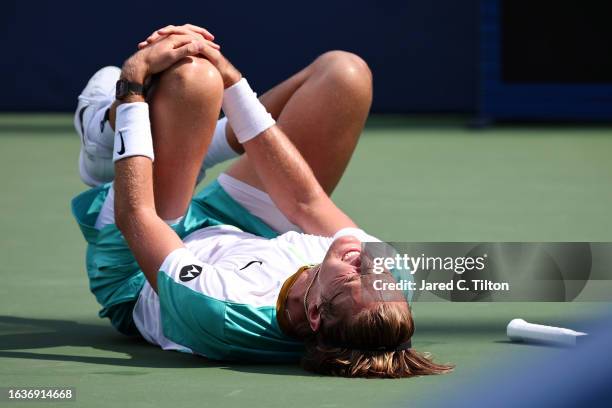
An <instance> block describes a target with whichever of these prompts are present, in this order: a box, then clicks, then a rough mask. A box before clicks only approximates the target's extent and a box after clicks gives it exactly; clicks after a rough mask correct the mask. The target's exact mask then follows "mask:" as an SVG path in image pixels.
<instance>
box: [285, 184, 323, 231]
mask: <svg viewBox="0 0 612 408" xmlns="http://www.w3.org/2000/svg"><path fill="white" fill-rule="evenodd" d="M325 200H329V197H327V195H325V193H323V194H322V195H321V194H315V195H313V196H311V197H308V199H307V200H294V201H292V202H291V204H290V206H289V208H287V209H286V210H285V211H284V214H285V216H286V217H287V219H288V220H289V221H290V222H291V223H292V224H295V225H297V226H298V227H300V228H302V229H304V226H305V225H307V224H309V222H310V220H312V219H313V217H315V216H316V214H317V212H318V211H320V209H321V208H322V207H323V203H324V202H325Z"/></svg>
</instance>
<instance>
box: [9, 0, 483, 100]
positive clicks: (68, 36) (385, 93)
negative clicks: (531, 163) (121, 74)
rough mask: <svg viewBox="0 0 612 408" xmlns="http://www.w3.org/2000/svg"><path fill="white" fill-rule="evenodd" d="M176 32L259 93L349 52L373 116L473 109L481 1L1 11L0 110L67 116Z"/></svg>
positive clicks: (54, 6) (69, 6)
mask: <svg viewBox="0 0 612 408" xmlns="http://www.w3.org/2000/svg"><path fill="white" fill-rule="evenodd" d="M184 22H191V23H194V24H198V25H202V26H204V27H207V28H209V29H210V31H212V32H213V33H214V34H215V35H216V37H217V41H218V42H219V43H220V44H221V45H222V47H223V52H224V53H225V55H227V56H228V58H229V59H230V60H231V61H232V62H233V63H234V64H235V65H236V66H237V67H238V68H239V69H240V70H241V71H242V72H243V73H244V74H245V76H247V77H248V78H249V80H250V82H251V83H252V84H253V85H254V88H256V89H257V90H258V91H263V90H265V89H267V88H268V87H270V86H272V85H273V84H275V83H276V82H278V81H279V80H281V79H283V78H285V77H287V76H289V75H290V74H292V73H293V72H295V71H296V70H298V69H299V68H301V67H303V66H305V65H306V64H308V63H309V62H310V61H311V60H312V59H313V58H315V57H316V56H317V55H318V54H320V53H322V52H324V51H326V50H330V49H345V50H349V51H353V52H355V53H357V54H359V55H361V56H362V57H363V58H364V59H365V60H366V61H367V62H368V63H369V64H370V67H371V68H372V71H373V72H374V89H375V95H374V106H373V110H374V111H376V112H441V111H442V112H472V111H474V110H475V109H476V98H477V50H478V0H461V1H457V0H420V1H416V0H405V1H384V0H378V1H375V0H370V1H367V0H354V1H347V0H340V1H334V0H327V1H321V0H311V1H301V2H295V1H293V2H292V1H282V2H281V1H269V2H260V1H241V0H235V1H232V2H227V6H226V5H225V4H224V2H215V3H213V2H205V1H199V2H197V1H188V0H174V1H165V2H157V1H148V2H142V1H128V0H124V1H116V0H107V1H89V2H87V1H78V2H77V1H56V2H48V1H40V0H30V1H28V0H24V1H19V2H18V1H6V0H3V1H2V3H1V5H0V34H1V38H2V44H3V46H2V48H3V49H2V54H1V56H0V78H2V80H3V82H4V84H3V87H2V89H3V90H4V95H3V96H2V98H0V110H1V111H70V110H72V109H73V108H74V106H75V101H76V96H77V94H78V92H79V91H80V89H81V88H82V87H83V86H84V84H85V83H86V81H87V79H88V77H89V76H90V75H91V74H92V73H93V72H94V71H95V70H96V69H97V68H99V67H101V66H103V65H108V64H115V65H120V64H121V63H122V61H123V60H124V59H125V58H126V57H127V56H129V54H130V53H131V52H132V51H133V50H134V49H135V46H136V44H137V43H138V41H140V40H141V39H143V38H145V37H146V36H147V35H148V34H149V33H150V32H151V31H152V30H153V29H155V28H158V27H161V26H164V25H166V24H182V23H184Z"/></svg>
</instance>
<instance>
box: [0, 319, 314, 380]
mask: <svg viewBox="0 0 612 408" xmlns="http://www.w3.org/2000/svg"><path fill="white" fill-rule="evenodd" d="M53 347H89V348H93V349H96V350H102V351H107V352H113V353H121V354H124V355H126V357H100V356H91V355H76V354H51V353H48V350H46V349H49V348H53ZM24 349H28V350H34V351H23V350H24ZM37 349H45V352H38V351H35V350H37ZM2 358H23V359H30V360H42V361H44V360H47V361H66V362H76V363H87V364H101V365H113V366H119V367H140V368H205V367H215V368H222V369H226V370H231V371H237V372H245V373H257V374H274V375H279V374H280V375H296V376H302V377H303V376H315V375H314V374H311V373H308V372H306V371H304V370H302V369H301V368H300V367H299V365H298V364H297V363H296V364H276V365H272V364H244V363H241V364H239V365H238V364H236V365H233V364H228V363H218V362H214V361H210V360H207V359H206V358H204V357H198V356H194V355H192V354H186V353H180V352H167V351H163V350H161V349H159V348H158V347H156V346H153V345H150V344H149V343H147V342H146V341H145V340H144V339H142V338H140V337H128V336H123V335H121V334H119V333H117V332H115V331H114V329H113V328H112V327H105V326H102V325H97V324H88V323H79V322H74V321H69V320H55V319H33V318H24V317H13V316H0V359H2Z"/></svg>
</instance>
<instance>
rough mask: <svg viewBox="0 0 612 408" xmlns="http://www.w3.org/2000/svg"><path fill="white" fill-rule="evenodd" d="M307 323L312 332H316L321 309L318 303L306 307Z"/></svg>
mask: <svg viewBox="0 0 612 408" xmlns="http://www.w3.org/2000/svg"><path fill="white" fill-rule="evenodd" d="M307 317H308V324H309V325H310V328H311V329H312V331H313V332H315V333H316V332H317V331H318V330H319V327H321V309H319V305H318V304H316V303H315V304H313V305H311V306H310V307H309V308H308V316H307Z"/></svg>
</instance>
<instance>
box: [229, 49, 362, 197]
mask: <svg viewBox="0 0 612 408" xmlns="http://www.w3.org/2000/svg"><path fill="white" fill-rule="evenodd" d="M260 100H261V102H262V103H263V104H264V105H265V106H266V108H267V109H268V111H269V112H270V113H271V114H272V116H274V118H275V119H276V120H277V123H278V125H279V126H280V127H281V129H283V131H284V132H285V133H286V134H287V136H288V137H289V139H291V141H292V142H293V144H294V145H295V146H296V147H297V148H298V150H299V151H300V152H301V154H302V155H303V156H304V158H305V159H306V161H307V162H308V164H309V165H310V167H311V168H312V170H313V172H314V174H315V176H316V177H317V180H318V181H319V183H320V184H321V185H322V186H323V189H324V190H325V191H326V192H327V194H331V193H332V191H333V190H334V188H335V187H336V185H337V184H338V182H339V181H340V178H341V177H342V174H343V173H344V170H345V169H346V166H347V165H348V163H349V160H350V158H351V156H352V154H353V151H354V149H355V146H356V145H357V141H358V139H359V136H360V134H361V131H362V130H363V126H364V124H365V120H366V118H367V115H368V112H369V109H370V105H371V102H372V76H371V73H370V70H369V68H368V66H367V65H366V63H365V62H364V61H363V60H362V59H361V58H359V57H358V56H356V55H354V54H350V53H347V52H342V51H332V52H328V53H326V54H323V55H321V56H320V57H319V58H317V59H316V60H315V61H314V62H313V63H312V64H311V65H309V66H308V67H306V68H305V69H303V70H302V71H300V72H298V73H297V74H295V75H294V76H292V77H291V78H289V79H288V80H286V81H284V82H283V83H281V84H279V85H278V86H276V87H274V88H273V89H271V90H270V91H268V92H266V93H265V94H264V95H263V96H262V97H261V98H260ZM227 135H228V141H229V142H230V145H232V147H233V148H234V149H235V150H237V151H241V150H242V148H241V146H240V145H239V144H238V143H237V142H236V139H235V135H234V133H233V131H231V128H229V126H228V132H227ZM227 173H228V174H229V175H230V176H232V177H234V178H237V179H239V180H241V181H243V182H245V183H247V184H250V185H252V186H254V187H256V188H258V189H260V190H265V189H264V187H263V184H262V183H261V181H260V180H259V178H258V177H257V174H256V172H255V171H254V168H253V167H252V163H250V162H249V158H248V156H246V155H245V156H243V157H241V158H240V159H239V160H238V161H237V162H236V163H235V164H234V165H232V167H230V168H229V169H228V171H227Z"/></svg>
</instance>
